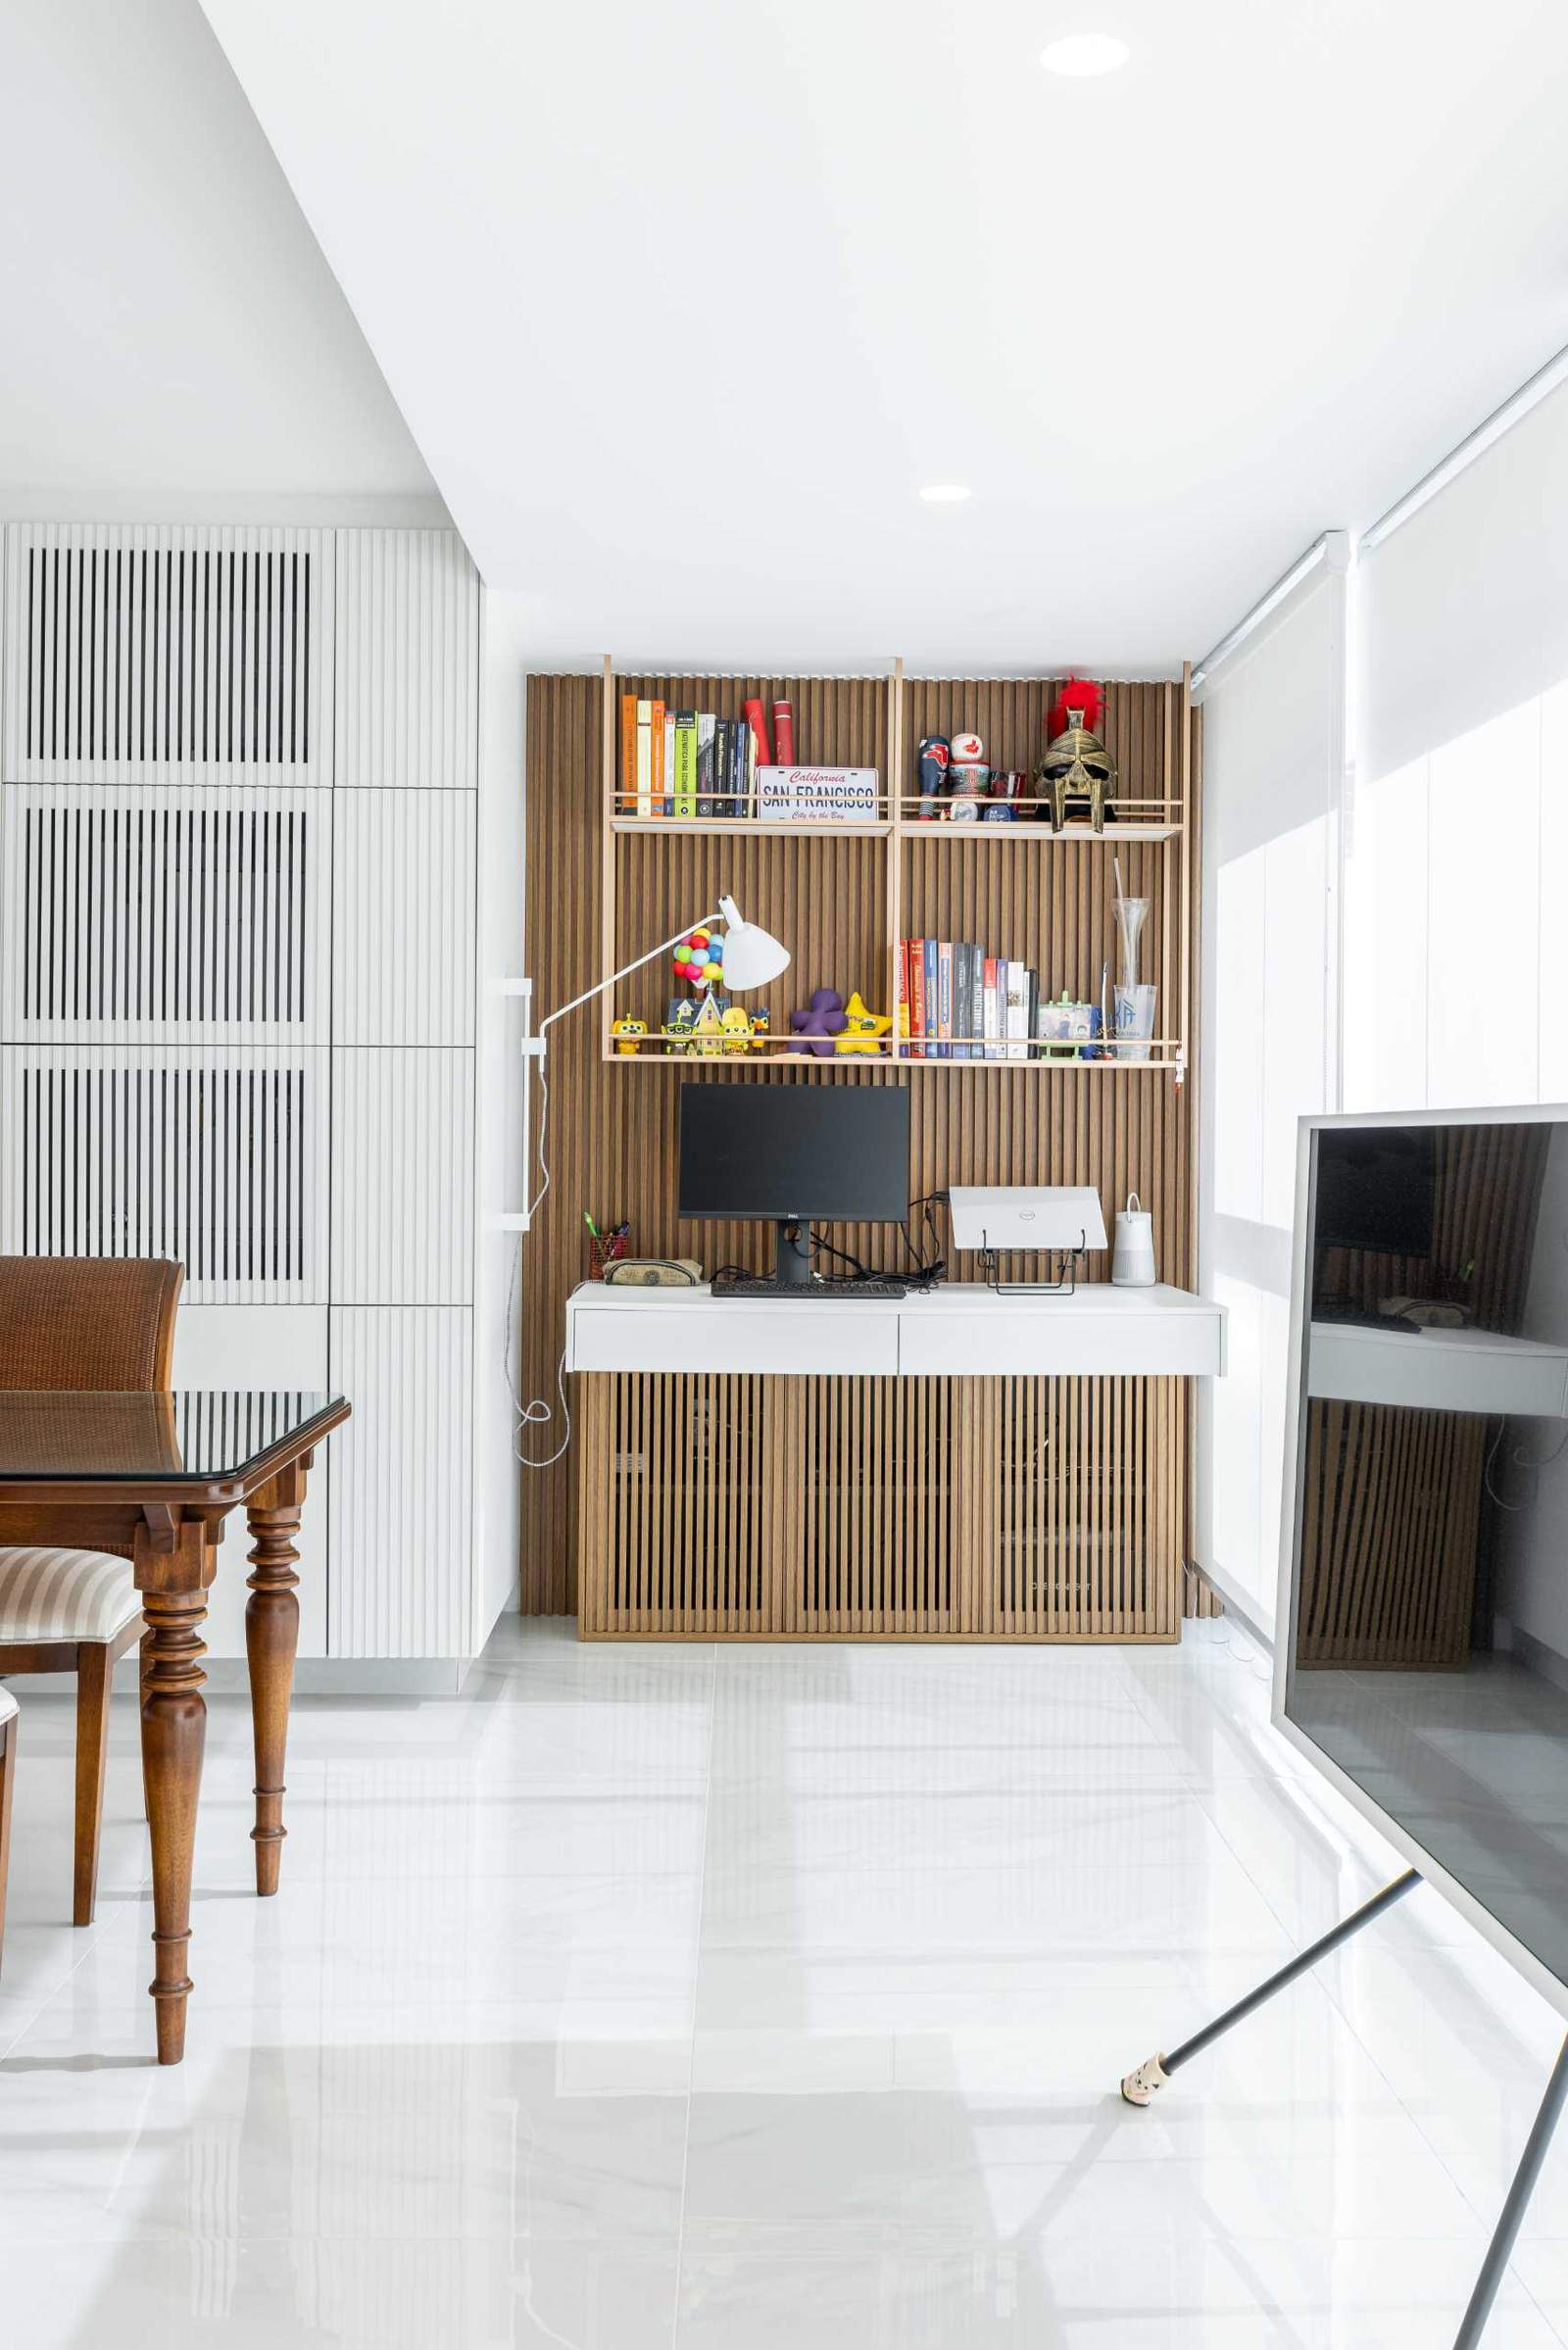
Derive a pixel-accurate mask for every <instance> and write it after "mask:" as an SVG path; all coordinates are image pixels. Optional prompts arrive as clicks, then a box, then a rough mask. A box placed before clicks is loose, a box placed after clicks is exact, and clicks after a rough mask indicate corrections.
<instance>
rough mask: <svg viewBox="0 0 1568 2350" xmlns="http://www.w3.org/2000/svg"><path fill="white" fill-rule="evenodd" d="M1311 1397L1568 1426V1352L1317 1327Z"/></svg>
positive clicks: (1479, 1333) (1309, 1371)
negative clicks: (1565, 1421) (1501, 1415)
mask: <svg viewBox="0 0 1568 2350" xmlns="http://www.w3.org/2000/svg"><path fill="white" fill-rule="evenodd" d="M1306 1392H1307V1394H1308V1395H1312V1396H1315V1397H1320V1398H1322V1399H1323V1400H1325V1401H1329V1400H1333V1401H1337V1402H1342V1403H1392V1404H1402V1405H1404V1406H1406V1407H1407V1408H1408V1409H1411V1410H1416V1411H1468V1412H1479V1413H1484V1414H1486V1415H1488V1416H1489V1417H1490V1416H1491V1415H1493V1414H1495V1413H1497V1412H1502V1413H1513V1414H1517V1415H1518V1416H1520V1417H1522V1418H1531V1419H1548V1420H1560V1419H1563V1418H1568V1348H1565V1347H1562V1346H1542V1345H1541V1344H1539V1342H1537V1341H1536V1340H1534V1339H1515V1338H1506V1337H1504V1336H1503V1335H1502V1334H1501V1333H1500V1332H1498V1331H1495V1330H1377V1329H1374V1328H1373V1327H1371V1326H1370V1325H1369V1324H1365V1323H1357V1322H1314V1323H1313V1324H1312V1338H1311V1344H1310V1346H1309V1347H1308V1349H1307V1358H1306Z"/></svg>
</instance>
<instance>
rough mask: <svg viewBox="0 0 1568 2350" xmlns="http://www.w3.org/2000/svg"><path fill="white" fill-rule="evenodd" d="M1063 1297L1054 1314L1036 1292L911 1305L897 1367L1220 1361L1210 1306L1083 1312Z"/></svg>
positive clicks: (952, 1371)
mask: <svg viewBox="0 0 1568 2350" xmlns="http://www.w3.org/2000/svg"><path fill="white" fill-rule="evenodd" d="M1063 1303H1064V1310H1063V1311H1062V1312H1061V1314H1060V1315H1059V1316H1058V1317H1057V1318H1056V1319H1053V1317H1052V1308H1051V1301H1050V1299H1049V1298H1040V1297H1034V1298H1022V1297H1020V1298H1017V1299H1015V1300H1007V1299H1002V1298H998V1299H994V1300H992V1301H990V1302H988V1303H987V1304H985V1305H976V1307H975V1308H974V1310H973V1312H969V1311H967V1310H962V1309H960V1310H957V1311H951V1310H948V1309H947V1308H945V1307H937V1308H934V1309H933V1311H932V1312H931V1313H930V1314H929V1315H923V1314H921V1313H920V1312H919V1311H918V1310H917V1309H916V1308H913V1307H911V1308H909V1309H908V1310H907V1311H906V1313H905V1315H904V1318H903V1321H902V1324H901V1326H900V1337H899V1370H900V1372H901V1373H902V1375H903V1376H904V1377H905V1378H906V1379H934V1378H939V1377H942V1376H948V1377H954V1378H959V1377H962V1376H963V1375H964V1374H965V1373H971V1374H972V1373H977V1372H989V1373H992V1374H995V1375H996V1376H998V1377H1000V1378H1003V1379H1037V1378H1085V1379H1099V1378H1126V1379H1180V1378H1189V1379H1206V1378H1215V1377H1217V1376H1218V1374H1219V1373H1220V1371H1221V1370H1222V1369H1223V1368H1224V1363H1223V1357H1222V1346H1221V1334H1222V1331H1223V1327H1224V1317H1223V1316H1222V1315H1221V1314H1220V1313H1219V1311H1218V1310H1217V1309H1216V1308H1209V1309H1208V1310H1207V1311H1198V1312H1194V1313H1172V1312H1168V1311H1165V1310H1163V1309H1160V1308H1154V1309H1152V1310H1151V1311H1150V1312H1149V1313H1147V1314H1136V1315H1135V1314H1131V1313H1127V1312H1116V1313H1106V1314H1084V1313H1082V1312H1072V1311H1068V1310H1065V1306H1066V1301H1065V1300H1064V1301H1063ZM1014 1316H1015V1317H1016V1318H1013V1317H1014Z"/></svg>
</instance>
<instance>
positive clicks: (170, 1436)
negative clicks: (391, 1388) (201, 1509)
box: [0, 1388, 347, 1485]
mask: <svg viewBox="0 0 1568 2350" xmlns="http://www.w3.org/2000/svg"><path fill="white" fill-rule="evenodd" d="M346 1411H347V1405H346V1402H345V1400H344V1398H343V1397H342V1396H341V1395H332V1394H330V1393H328V1392H326V1391H313V1390H310V1389H304V1388H220V1389H202V1388H176V1389H175V1390H174V1392H173V1394H172V1395H122V1394H105V1393H101V1392H98V1391H96V1390H90V1389H83V1390H80V1391H76V1392H69V1393H68V1392H65V1391H56V1390H48V1389H22V1388H0V1484H3V1483H4V1481H5V1480H6V1479H7V1478H12V1479H27V1480H29V1481H32V1482H37V1481H46V1480H54V1479H59V1480H61V1481H62V1482H66V1481H72V1482H76V1481H83V1480H93V1479H100V1478H101V1479H103V1480H105V1481H112V1480H116V1479H120V1480H124V1479H134V1478H142V1477H146V1478H158V1479H161V1480H180V1479H189V1480H190V1481H191V1482H192V1483H193V1484H201V1485H214V1484H221V1483H228V1482H231V1481H237V1480H239V1479H241V1478H243V1477H245V1476H246V1475H247V1474H248V1473H249V1472H250V1471H251V1470H253V1469H254V1468H255V1467H256V1465H257V1464H258V1463H259V1462H261V1461H263V1460H265V1459H266V1458H267V1457H268V1455H269V1454H270V1453H272V1452H274V1451H276V1450H277V1448H278V1447H279V1446H280V1445H285V1444H288V1443H289V1442H290V1440H291V1439H297V1438H298V1437H299V1436H300V1435H301V1434H303V1433H304V1432H305V1431H307V1430H308V1429H310V1428H312V1427H313V1426H315V1425H317V1424H318V1423H326V1424H327V1425H330V1424H331V1423H333V1422H335V1421H336V1420H338V1419H341V1418H342V1417H344V1416H345V1414H346ZM322 1433H323V1434H324V1433H325V1429H324V1428H323V1430H322Z"/></svg>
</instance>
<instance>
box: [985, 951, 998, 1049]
mask: <svg viewBox="0 0 1568 2350" xmlns="http://www.w3.org/2000/svg"><path fill="white" fill-rule="evenodd" d="M997 970H998V964H997V958H996V956H995V955H987V956H986V958H985V961H984V963H983V964H982V966H981V1002H980V1033H981V1035H982V1036H983V1037H984V1038H985V1040H986V1042H985V1044H984V1046H983V1048H982V1050H983V1052H984V1053H985V1057H986V1059H987V1060H1000V1059H1001V1058H1002V1049H1001V1046H1000V1044H999V1043H998V1041H997V1040H998V1039H999V1038H1000V1037H1001V1035H1002V1017H1001V1000H1000V998H999V995H998V992H997Z"/></svg>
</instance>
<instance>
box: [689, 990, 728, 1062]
mask: <svg viewBox="0 0 1568 2350" xmlns="http://www.w3.org/2000/svg"><path fill="white" fill-rule="evenodd" d="M726 1008H727V1007H726V1006H723V1005H721V1004H720V1002H719V999H718V998H717V997H716V996H715V995H714V994H713V992H712V990H711V989H710V990H709V991H708V993H707V994H706V995H705V996H704V998H703V1000H702V1002H701V1004H699V1005H698V1006H697V1017H696V1019H695V1020H694V1021H693V1022H692V1041H691V1051H692V1052H693V1053H696V1054H697V1055H698V1057H699V1059H702V1060H712V1059H715V1058H716V1057H717V1055H718V1054H719V1053H725V1052H727V1051H728V1050H729V1040H728V1038H727V1037H726V1036H725V1034H724V1011H725V1009H726Z"/></svg>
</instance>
